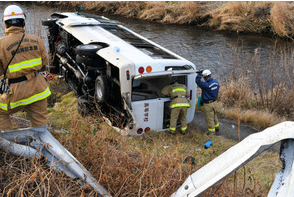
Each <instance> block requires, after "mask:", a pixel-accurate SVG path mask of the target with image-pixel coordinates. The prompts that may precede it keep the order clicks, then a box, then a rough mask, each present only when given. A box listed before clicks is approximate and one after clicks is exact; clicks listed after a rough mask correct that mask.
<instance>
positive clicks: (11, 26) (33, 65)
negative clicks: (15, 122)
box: [0, 5, 51, 130]
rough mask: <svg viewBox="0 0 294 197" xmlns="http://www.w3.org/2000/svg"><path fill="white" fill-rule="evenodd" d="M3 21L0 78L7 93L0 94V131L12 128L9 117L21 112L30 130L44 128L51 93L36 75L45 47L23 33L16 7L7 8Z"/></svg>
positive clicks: (22, 19)
mask: <svg viewBox="0 0 294 197" xmlns="http://www.w3.org/2000/svg"><path fill="white" fill-rule="evenodd" d="M3 21H4V23H5V26H6V29H5V34H6V36H5V37H3V38H0V54H1V55H0V75H4V76H5V78H6V80H5V81H6V83H7V85H8V91H7V92H5V91H4V93H2V94H0V130H9V129H12V126H11V122H10V115H11V114H13V113H15V112H17V111H21V110H25V111H26V112H27V115H28V118H29V119H30V121H31V125H32V127H39V126H42V125H46V124H47V97H48V96H49V95H50V94H51V92H50V90H49V85H48V82H47V80H46V79H45V78H44V77H43V76H42V75H41V74H40V73H38V71H39V70H40V69H41V68H42V67H43V66H44V65H46V64H47V63H48V60H47V52H46V49H45V46H44V44H43V42H42V40H41V39H40V38H39V37H37V36H34V35H27V34H25V30H24V26H25V14H24V13H23V11H22V9H21V8H20V7H18V6H16V5H10V6H8V7H7V8H6V9H5V11H4V18H3ZM19 43H20V44H19ZM2 85H3V84H2Z"/></svg>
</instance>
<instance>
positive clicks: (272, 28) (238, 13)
mask: <svg viewBox="0 0 294 197" xmlns="http://www.w3.org/2000/svg"><path fill="white" fill-rule="evenodd" d="M43 3H44V4H51V5H52V4H54V5H59V6H69V7H75V6H76V5H82V6H84V7H85V10H89V11H97V12H100V13H101V12H102V13H107V14H111V15H119V16H124V17H132V18H138V19H142V20H147V21H154V22H158V23H166V24H191V25H195V26H197V27H202V28H209V29H213V30H218V31H230V32H236V33H250V34H261V35H268V36H277V37H282V38H291V37H292V36H293V35H294V25H293V22H292V21H293V20H294V14H293V10H294V6H293V3H292V2H266V1H261V2H259V1H257V2H256V1H252V2H244V1H237V2H227V1H216V2H213V1H208V2H206V1H200V2H199V1H198V2H197V1H176V2H175V1H102V2H101V1H86V2H81V1H61V2H50V1H44V2H43Z"/></svg>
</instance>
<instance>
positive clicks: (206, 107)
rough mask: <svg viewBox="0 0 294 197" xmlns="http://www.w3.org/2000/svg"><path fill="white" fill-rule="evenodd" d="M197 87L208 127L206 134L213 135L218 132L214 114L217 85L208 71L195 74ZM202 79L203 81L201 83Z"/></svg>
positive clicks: (217, 123) (216, 119)
mask: <svg viewBox="0 0 294 197" xmlns="http://www.w3.org/2000/svg"><path fill="white" fill-rule="evenodd" d="M197 73H198V75H197V77H196V83H197V85H198V86H199V87H200V88H201V89H202V93H201V99H202V102H203V112H204V114H205V121H206V124H207V127H208V132H207V134H208V135H209V134H210V133H212V134H215V132H218V131H219V122H218V118H217V114H216V103H215V101H216V99H217V97H218V92H219V83H218V81H217V80H215V79H213V78H212V77H211V72H210V70H200V71H198V72H197ZM202 77H203V79H204V81H201V78H202Z"/></svg>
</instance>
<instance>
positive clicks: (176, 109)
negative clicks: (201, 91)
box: [161, 80, 190, 135]
mask: <svg viewBox="0 0 294 197" xmlns="http://www.w3.org/2000/svg"><path fill="white" fill-rule="evenodd" d="M161 94H162V95H163V96H170V97H171V99H172V100H171V102H170V106H169V107H170V109H171V115H170V126H169V132H170V133H171V134H173V135H174V134H175V132H176V126H177V120H178V118H180V121H181V131H180V132H181V134H183V135H185V133H186V130H187V117H186V116H187V110H188V108H189V107H190V102H189V100H188V99H187V98H188V97H190V94H189V92H188V91H187V87H186V86H185V85H183V84H179V83H178V82H177V81H175V80H172V82H171V83H170V85H168V86H166V87H164V88H163V89H162V90H161Z"/></svg>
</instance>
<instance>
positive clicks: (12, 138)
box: [0, 126, 111, 197]
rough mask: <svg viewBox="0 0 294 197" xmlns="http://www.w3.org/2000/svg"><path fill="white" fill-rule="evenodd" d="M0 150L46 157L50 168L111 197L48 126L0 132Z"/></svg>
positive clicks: (21, 154)
mask: <svg viewBox="0 0 294 197" xmlns="http://www.w3.org/2000/svg"><path fill="white" fill-rule="evenodd" d="M0 150H2V151H5V152H8V153H11V154H14V155H16V156H20V157H21V156H22V157H32V158H35V157H37V158H39V157H41V156H42V157H46V158H47V160H48V161H49V166H50V167H53V168H54V169H57V170H62V171H63V172H65V174H66V175H67V176H69V177H71V178H75V179H78V180H79V182H80V184H89V185H90V186H91V187H92V188H93V189H94V190H95V191H96V192H98V194H99V195H100V196H103V197H111V195H110V194H109V192H108V191H107V190H106V189H105V188H104V187H103V186H101V185H100V184H99V183H98V181H97V180H96V179H95V178H94V177H93V176H92V175H91V173H90V172H89V171H88V170H87V169H86V168H85V167H84V166H83V165H82V164H81V163H80V162H79V161H78V160H77V159H76V158H75V157H74V156H73V155H72V154H71V153H70V152H69V151H68V150H66V149H65V148H64V147H63V146H62V145H61V144H60V143H59V142H58V140H56V139H55V138H54V137H53V136H52V135H51V133H50V132H49V131H48V130H47V127H46V126H42V127H37V128H26V129H16V130H8V131H0Z"/></svg>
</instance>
